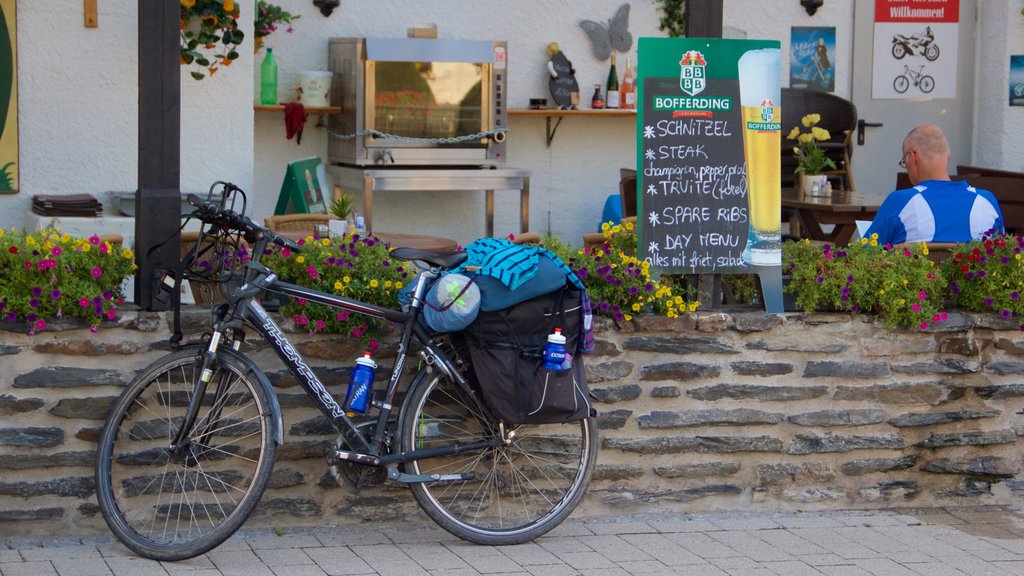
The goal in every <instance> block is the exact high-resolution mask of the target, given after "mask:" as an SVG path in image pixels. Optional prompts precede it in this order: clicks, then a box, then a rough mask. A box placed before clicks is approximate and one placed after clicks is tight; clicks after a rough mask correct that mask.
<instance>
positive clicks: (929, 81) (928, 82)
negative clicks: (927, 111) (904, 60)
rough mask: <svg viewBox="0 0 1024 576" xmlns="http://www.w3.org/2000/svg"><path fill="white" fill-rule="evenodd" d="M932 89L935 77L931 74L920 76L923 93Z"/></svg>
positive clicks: (927, 92) (933, 88)
mask: <svg viewBox="0 0 1024 576" xmlns="http://www.w3.org/2000/svg"><path fill="white" fill-rule="evenodd" d="M932 90H935V79H934V78H932V77H931V76H922V77H921V92H924V93H925V94H929V93H931V91H932Z"/></svg>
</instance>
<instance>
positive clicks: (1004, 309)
mask: <svg viewBox="0 0 1024 576" xmlns="http://www.w3.org/2000/svg"><path fill="white" fill-rule="evenodd" d="M1012 314H1013V313H1012V312H1010V311H1009V310H1007V309H1006V308H1003V311H1002V312H1000V313H999V315H1000V316H1002V317H1003V318H1009V317H1010V316H1011V315H1012Z"/></svg>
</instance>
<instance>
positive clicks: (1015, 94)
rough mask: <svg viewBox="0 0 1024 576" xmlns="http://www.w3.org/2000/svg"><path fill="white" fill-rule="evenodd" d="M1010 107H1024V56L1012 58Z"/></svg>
mask: <svg viewBox="0 0 1024 576" xmlns="http://www.w3.org/2000/svg"><path fill="white" fill-rule="evenodd" d="M1010 106H1024V56H1021V55H1016V56H1010Z"/></svg>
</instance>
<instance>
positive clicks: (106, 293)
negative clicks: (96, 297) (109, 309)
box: [103, 290, 114, 302]
mask: <svg viewBox="0 0 1024 576" xmlns="http://www.w3.org/2000/svg"><path fill="white" fill-rule="evenodd" d="M113 297H114V295H113V294H111V293H110V290H104V291H103V299H104V300H106V301H108V302H109V301H110V299H112V298H113Z"/></svg>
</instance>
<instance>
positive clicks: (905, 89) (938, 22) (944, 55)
mask: <svg viewBox="0 0 1024 576" xmlns="http://www.w3.org/2000/svg"><path fill="white" fill-rule="evenodd" d="M959 26H960V0H875V40H874V71H873V76H872V79H871V97H872V98H874V99H876V100H917V99H922V98H926V99H933V98H956V61H957V38H958V36H959V34H960V31H959Z"/></svg>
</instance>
